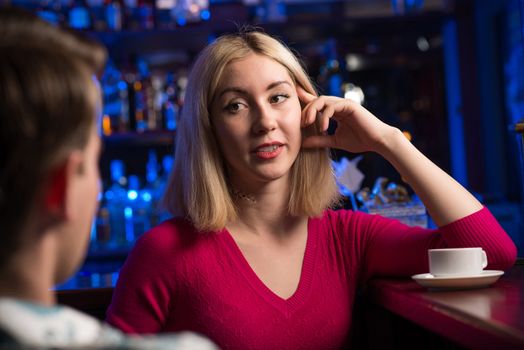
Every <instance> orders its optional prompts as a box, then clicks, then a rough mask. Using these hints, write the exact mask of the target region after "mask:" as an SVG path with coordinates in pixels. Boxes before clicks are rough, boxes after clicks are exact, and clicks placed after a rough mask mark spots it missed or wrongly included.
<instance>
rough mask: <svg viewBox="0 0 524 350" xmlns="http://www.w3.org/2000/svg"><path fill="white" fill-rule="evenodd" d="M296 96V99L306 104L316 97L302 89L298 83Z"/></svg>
mask: <svg viewBox="0 0 524 350" xmlns="http://www.w3.org/2000/svg"><path fill="white" fill-rule="evenodd" d="M297 96H298V99H299V100H300V101H301V102H303V103H305V104H308V103H309V102H311V101H313V100H314V99H315V98H316V96H315V95H313V94H310V93H309V92H307V91H306V90H304V89H303V88H302V87H301V86H300V85H297Z"/></svg>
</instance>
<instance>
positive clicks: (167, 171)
mask: <svg viewBox="0 0 524 350" xmlns="http://www.w3.org/2000/svg"><path fill="white" fill-rule="evenodd" d="M173 163H174V159H173V156H171V155H166V156H164V157H163V158H162V175H161V176H160V185H159V188H158V193H159V202H158V203H159V204H158V205H157V212H158V214H157V216H158V219H157V220H158V223H161V222H162V221H165V220H168V219H169V218H171V216H172V215H171V214H170V213H169V212H168V211H167V210H165V209H164V208H162V207H161V206H160V202H161V200H162V197H163V196H164V194H165V192H166V189H167V185H168V181H169V176H171V169H173Z"/></svg>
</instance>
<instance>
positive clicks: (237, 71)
mask: <svg viewBox="0 0 524 350" xmlns="http://www.w3.org/2000/svg"><path fill="white" fill-rule="evenodd" d="M284 80H285V81H289V82H294V79H292V77H291V75H290V74H289V71H288V69H287V68H286V67H285V66H284V65H282V64H281V63H280V62H278V61H276V60H274V59H273V58H271V57H268V56H263V55H259V54H255V53H252V54H249V55H248V56H246V57H243V58H239V59H235V60H232V61H231V62H229V63H228V64H227V65H226V66H225V67H224V70H223V72H222V74H221V77H220V80H219V84H218V86H219V88H220V87H224V86H228V85H235V86H243V85H246V84H252V83H261V84H265V83H268V82H269V83H271V82H273V81H284Z"/></svg>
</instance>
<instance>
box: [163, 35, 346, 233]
mask: <svg viewBox="0 0 524 350" xmlns="http://www.w3.org/2000/svg"><path fill="white" fill-rule="evenodd" d="M250 53H256V54H259V55H263V56H267V57H269V58H271V59H273V60H275V61H276V62H278V63H280V64H281V65H282V66H284V67H285V68H286V69H287V71H288V72H289V75H290V77H291V78H292V79H293V81H294V82H295V84H296V85H298V86H300V87H302V88H303V89H304V90H306V91H308V92H309V93H312V94H315V95H316V92H315V89H314V87H313V84H312V83H311V81H310V79H309V77H308V75H307V73H306V72H305V70H304V69H303V67H302V65H301V64H300V62H299V60H298V59H297V57H296V56H295V55H294V54H293V53H292V52H291V51H290V50H289V49H288V48H287V47H286V46H285V45H284V44H283V43H281V42H280V41H278V40H276V39H275V38H272V37H271V36H269V35H267V34H264V33H261V32H257V31H247V32H242V33H239V34H235V35H225V36H222V37H220V38H219V39H217V40H216V41H215V42H214V43H212V44H210V45H208V46H207V47H206V48H205V49H204V50H203V51H202V52H201V53H200V55H199V56H198V58H197V60H196V62H195V64H194V66H193V68H192V70H191V73H190V75H189V82H188V86H187V91H186V94H185V101H184V107H183V110H182V113H181V118H180V121H179V124H178V130H177V142H176V149H175V164H174V167H173V170H172V173H171V176H170V179H169V184H168V188H167V191H166V193H165V197H164V205H165V207H166V208H167V209H168V210H169V211H170V212H171V213H172V214H174V215H178V216H183V217H187V218H189V219H190V220H191V221H192V222H193V224H194V225H195V227H197V228H198V229H200V230H219V229H221V228H223V227H225V225H226V224H227V222H228V221H230V220H233V219H235V218H236V217H237V209H236V207H235V204H234V202H233V199H232V198H231V195H230V193H229V190H228V187H229V186H228V180H227V176H226V172H225V163H224V159H223V157H222V155H221V153H220V150H219V147H218V143H217V140H216V139H215V135H214V132H213V128H212V126H211V116H210V113H209V111H210V106H211V103H212V101H213V98H214V94H215V93H216V89H217V86H218V83H219V81H220V79H221V76H222V72H223V70H224V68H225V67H226V65H227V64H228V63H230V62H231V61H233V60H237V59H241V58H243V57H246V56H247V55H249V54H250ZM318 130H319V129H318V126H316V125H312V126H311V127H309V128H308V129H306V130H305V133H306V134H311V133H318ZM290 186H291V187H290V189H291V191H290V198H289V206H288V213H289V214H290V215H307V216H318V215H320V214H321V213H322V211H323V210H324V209H326V208H327V207H329V206H331V205H333V204H334V203H335V202H336V201H337V200H338V198H339V196H338V191H337V187H336V182H335V178H334V175H333V171H332V167H331V163H330V158H329V154H328V150H326V149H310V150H305V149H303V150H301V151H300V153H299V155H298V157H297V159H296V161H295V163H294V164H293V166H292V168H291V183H290Z"/></svg>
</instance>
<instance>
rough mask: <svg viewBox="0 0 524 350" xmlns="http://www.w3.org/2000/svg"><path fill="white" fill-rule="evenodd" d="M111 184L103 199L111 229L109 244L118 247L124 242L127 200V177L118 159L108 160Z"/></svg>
mask: <svg viewBox="0 0 524 350" xmlns="http://www.w3.org/2000/svg"><path fill="white" fill-rule="evenodd" d="M110 173H111V181H112V183H111V186H109V189H108V190H107V191H106V192H105V193H104V200H105V203H106V207H107V209H108V211H109V226H110V230H111V234H110V239H109V245H110V246H111V247H112V248H118V247H121V246H123V245H125V244H126V229H125V228H126V227H125V226H126V223H125V211H124V209H125V205H126V201H127V190H126V186H127V178H126V177H125V167H124V162H123V161H121V160H118V159H115V160H112V161H111V162H110Z"/></svg>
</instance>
